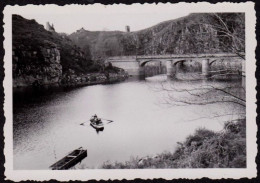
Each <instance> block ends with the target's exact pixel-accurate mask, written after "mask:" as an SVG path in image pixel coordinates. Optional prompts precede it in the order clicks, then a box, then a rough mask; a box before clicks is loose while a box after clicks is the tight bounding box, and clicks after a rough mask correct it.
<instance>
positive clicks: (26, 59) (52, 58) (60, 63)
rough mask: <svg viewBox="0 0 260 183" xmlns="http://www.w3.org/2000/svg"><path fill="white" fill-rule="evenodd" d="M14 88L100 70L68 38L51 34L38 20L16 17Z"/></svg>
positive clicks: (51, 81)
mask: <svg viewBox="0 0 260 183" xmlns="http://www.w3.org/2000/svg"><path fill="white" fill-rule="evenodd" d="M12 24H13V29H12V30H13V32H12V33H13V78H14V86H26V85H30V84H32V83H33V82H41V83H42V84H52V83H57V82H59V81H60V80H61V79H62V76H63V75H65V74H66V73H68V74H70V73H76V74H80V73H86V72H94V71H98V70H99V69H100V66H97V65H94V63H93V61H91V57H90V55H88V54H87V53H86V52H87V50H86V49H85V51H84V52H83V51H82V50H81V48H79V47H78V46H76V45H75V44H74V43H73V42H72V41H71V40H70V39H69V38H68V37H67V36H66V35H64V34H61V35H60V34H58V33H56V32H49V31H47V30H45V29H44V27H43V26H42V25H40V24H38V23H37V22H36V21H35V20H27V19H25V18H23V17H21V16H19V15H13V17H12Z"/></svg>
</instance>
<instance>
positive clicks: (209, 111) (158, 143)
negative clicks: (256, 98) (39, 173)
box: [13, 76, 239, 169]
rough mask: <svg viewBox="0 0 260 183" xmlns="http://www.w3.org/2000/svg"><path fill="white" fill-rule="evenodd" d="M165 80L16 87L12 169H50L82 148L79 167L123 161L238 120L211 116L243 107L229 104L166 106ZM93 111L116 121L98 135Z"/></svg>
mask: <svg viewBox="0 0 260 183" xmlns="http://www.w3.org/2000/svg"><path fill="white" fill-rule="evenodd" d="M164 79H165V76H155V77H152V78H148V79H146V80H137V79H129V80H128V81H125V82H121V83H116V84H109V85H95V86H86V87H80V88H74V89H69V90H68V89H62V88H58V87H57V88H49V89H38V90H35V89H34V90H33V89H26V90H24V89H19V90H15V92H14V116H13V119H14V122H13V126H14V169H48V167H49V166H50V165H51V164H53V163H54V162H55V161H57V160H59V159H60V158H62V157H63V156H65V155H66V154H67V153H68V152H70V151H72V150H74V149H76V148H78V147H81V146H82V147H83V148H86V149H87V150H88V157H87V158H85V159H84V160H83V161H82V163H81V165H77V166H78V167H84V168H87V167H88V168H98V167H99V166H100V165H102V163H103V162H106V161H108V160H109V161H111V162H114V161H125V160H129V158H130V157H131V156H133V157H136V156H138V157H143V156H146V155H156V154H157V153H161V152H163V151H174V149H175V148H176V142H178V141H183V140H185V138H186V137H187V136H188V135H189V134H192V133H193V132H194V130H195V129H197V128H200V127H202V128H204V127H205V128H207V129H212V130H216V131H217V130H221V129H222V127H223V121H224V120H230V119H231V120H232V119H236V118H237V115H235V114H234V115H228V116H223V117H220V118H211V117H210V116H212V115H214V114H224V113H227V112H228V113H230V112H232V111H233V112H234V113H236V112H237V111H238V110H239V108H238V107H236V106H234V105H231V104H228V103H225V104H221V103H218V104H214V105H207V106H171V107H169V106H167V105H164V104H163V101H164V97H165V96H166V93H165V92H163V91H158V86H159V87H160V83H161V82H162V81H163V80H164ZM172 82H173V81H172ZM201 82H202V81H199V82H197V83H194V82H193V83H192V82H183V81H182V82H181V81H174V82H173V85H174V86H176V87H182V86H187V85H189V86H192V85H194V86H197V85H198V84H201ZM218 84H219V83H218ZM220 84H222V85H225V84H226V83H220ZM180 97H181V96H180ZM93 114H97V115H98V116H100V117H103V118H106V119H112V120H113V121H114V122H112V123H109V124H106V125H105V129H104V131H102V132H99V133H97V132H96V131H95V130H94V129H93V128H92V127H91V126H89V123H88V120H89V119H90V117H91V116H92V115H93ZM196 119H197V120H196ZM83 122H87V123H85V126H82V125H80V124H81V123H83ZM104 122H105V123H107V121H104Z"/></svg>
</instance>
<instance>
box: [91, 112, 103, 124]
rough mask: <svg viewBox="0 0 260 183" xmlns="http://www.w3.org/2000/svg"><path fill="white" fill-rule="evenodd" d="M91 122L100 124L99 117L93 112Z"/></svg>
mask: <svg viewBox="0 0 260 183" xmlns="http://www.w3.org/2000/svg"><path fill="white" fill-rule="evenodd" d="M92 120H93V122H95V123H96V124H100V123H101V119H100V118H98V117H97V115H96V114H95V115H94V116H93V118H92Z"/></svg>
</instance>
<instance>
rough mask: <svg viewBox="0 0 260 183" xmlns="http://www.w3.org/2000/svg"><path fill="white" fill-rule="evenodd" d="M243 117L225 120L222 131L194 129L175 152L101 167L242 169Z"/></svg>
mask: <svg viewBox="0 0 260 183" xmlns="http://www.w3.org/2000/svg"><path fill="white" fill-rule="evenodd" d="M245 167H246V120H245V119H238V120H235V121H230V122H226V123H225V124H224V127H223V130H222V131H219V132H214V131H211V130H207V129H197V130H196V131H195V133H194V134H193V135H190V136H188V137H187V138H186V140H185V141H184V142H183V143H180V142H178V147H177V149H176V150H175V152H173V153H171V152H164V153H161V154H158V155H155V156H153V157H148V156H147V157H145V158H141V159H140V158H138V157H136V158H131V159H130V160H129V161H126V162H123V163H120V162H114V163H111V162H105V163H104V164H103V165H102V167H101V168H105V169H123V168H126V169H134V168H245Z"/></svg>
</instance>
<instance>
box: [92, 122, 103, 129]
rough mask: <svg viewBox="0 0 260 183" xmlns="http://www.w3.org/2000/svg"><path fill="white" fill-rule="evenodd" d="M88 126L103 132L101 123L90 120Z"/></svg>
mask: <svg viewBox="0 0 260 183" xmlns="http://www.w3.org/2000/svg"><path fill="white" fill-rule="evenodd" d="M90 125H91V126H92V127H93V128H95V129H97V130H103V129H104V124H103V122H102V121H101V122H100V123H96V122H95V121H92V120H90Z"/></svg>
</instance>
